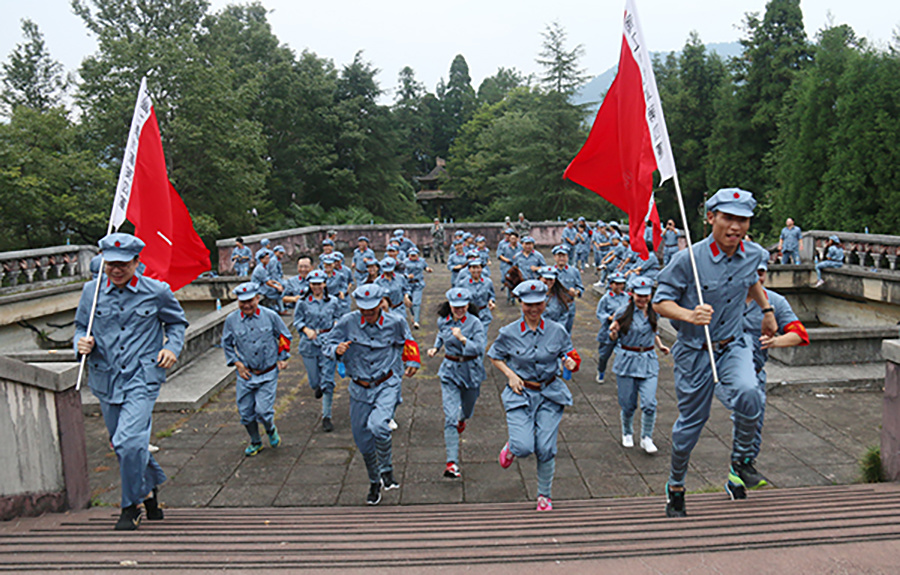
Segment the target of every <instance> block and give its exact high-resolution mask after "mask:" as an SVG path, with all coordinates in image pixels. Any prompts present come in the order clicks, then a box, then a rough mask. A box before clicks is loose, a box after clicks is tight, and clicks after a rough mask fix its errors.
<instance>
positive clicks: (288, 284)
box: [281, 275, 309, 296]
mask: <svg viewBox="0 0 900 575" xmlns="http://www.w3.org/2000/svg"><path fill="white" fill-rule="evenodd" d="M281 286H282V287H283V288H284V293H282V295H287V296H298V295H300V294H302V293H303V292H305V291H306V288H308V287H309V284H308V283H306V278H301V277H300V276H299V275H296V276H291V277H289V278H284V283H282V284H281Z"/></svg>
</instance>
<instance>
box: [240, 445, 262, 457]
mask: <svg viewBox="0 0 900 575" xmlns="http://www.w3.org/2000/svg"><path fill="white" fill-rule="evenodd" d="M262 449H263V445H262V443H251V444H250V445H248V446H247V449H245V450H244V455H246V456H247V457H253V456H254V455H256V454H257V453H259V452H260V451H262Z"/></svg>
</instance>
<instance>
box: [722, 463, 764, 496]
mask: <svg viewBox="0 0 900 575" xmlns="http://www.w3.org/2000/svg"><path fill="white" fill-rule="evenodd" d="M755 464H756V462H755V461H754V460H752V459H750V458H749V457H745V458H744V459H743V460H742V461H737V460H733V461H732V462H731V470H730V471H729V473H728V481H730V482H732V483H734V484H735V485H740V486H742V487H746V488H747V489H756V488H757V487H764V486H766V485H768V484H769V481H768V480H767V479H766V478H765V477H763V474H762V473H760V472H759V471H757V470H756V467H755Z"/></svg>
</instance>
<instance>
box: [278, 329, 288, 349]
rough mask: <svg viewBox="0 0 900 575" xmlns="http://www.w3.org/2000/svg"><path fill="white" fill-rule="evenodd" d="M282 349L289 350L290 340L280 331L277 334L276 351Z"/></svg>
mask: <svg viewBox="0 0 900 575" xmlns="http://www.w3.org/2000/svg"><path fill="white" fill-rule="evenodd" d="M283 351H291V340H289V339H288V338H286V337H285V336H284V334H282V333H280V334H278V353H281V352H283Z"/></svg>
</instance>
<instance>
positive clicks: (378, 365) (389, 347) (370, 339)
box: [322, 310, 420, 404]
mask: <svg viewBox="0 0 900 575" xmlns="http://www.w3.org/2000/svg"><path fill="white" fill-rule="evenodd" d="M407 340H410V341H413V338H412V333H411V332H410V331H409V325H408V324H407V323H406V321H405V320H404V319H403V318H402V317H400V316H399V314H394V313H385V312H382V313H381V315H380V317H379V318H378V321H376V322H375V323H374V324H369V323H367V322H366V320H365V319H363V317H362V314H361V313H360V312H359V310H356V311H351V312H350V313H348V314H344V316H343V317H341V319H339V320H338V322H337V323H336V324H335V326H334V328H332V330H331V331H329V332H328V333H327V334H326V335H325V339H324V341H323V342H322V353H324V354H325V355H326V356H327V357H328V358H330V359H337V360H342V361H343V362H344V365H345V366H346V368H347V375H348V376H350V378H351V379H354V380H361V381H366V382H372V381H377V380H379V379H381V378H382V377H384V376H386V375H388V373H391V376H390V377H389V378H388V379H386V380H385V381H384V382H383V383H382V384H381V385H400V381H401V378H402V377H403V374H402V373H397V372H396V367H397V365H398V364H400V363H401V362H403V363H405V364H406V367H416V368H418V367H419V365H420V364H419V362H417V361H413V360H412V359H404V358H403V351H404V346H405V345H406V342H407ZM345 341H350V342H352V343H351V344H350V347H348V348H347V352H346V353H344V355H343V356H341V357H338V356H337V354H336V350H337V346H338V344H340V343H341V342H345ZM379 387H380V386H379ZM377 396H378V387H375V386H372V387H368V388H365V387H362V386H360V385H351V386H350V398H351V399H353V400H355V401H362V402H364V403H369V404H371V403H373V402H374V401H375V398H376V397H377Z"/></svg>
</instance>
